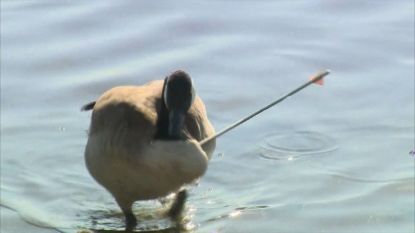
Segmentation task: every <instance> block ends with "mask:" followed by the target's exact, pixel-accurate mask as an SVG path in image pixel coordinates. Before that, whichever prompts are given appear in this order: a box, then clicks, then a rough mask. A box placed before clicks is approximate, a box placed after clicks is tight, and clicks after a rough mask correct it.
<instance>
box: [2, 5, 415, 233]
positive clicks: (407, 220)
mask: <svg viewBox="0 0 415 233" xmlns="http://www.w3.org/2000/svg"><path fill="white" fill-rule="evenodd" d="M413 15H414V2H413V1H410V0H401V1H328V0H318V1H301V0H300V1H210V2H209V3H208V2H197V3H195V2H192V3H190V2H180V3H177V2H168V1H163V2H162V3H160V2H157V3H156V2H153V1H60V2H56V1H47V0H44V1H2V2H1V205H2V206H3V207H2V208H3V209H4V208H6V207H7V208H11V209H12V210H14V211H16V213H18V214H19V215H15V217H14V218H15V220H14V221H15V222H16V224H19V221H18V220H17V219H16V218H21V219H23V220H24V221H26V222H27V223H29V224H31V225H33V226H37V227H40V229H42V228H43V229H44V231H45V232H46V231H52V232H56V231H61V232H79V231H81V230H82V229H95V230H106V231H103V232H114V231H120V230H122V228H123V219H122V214H121V213H120V210H119V209H118V207H117V205H116V204H115V203H114V201H113V199H112V197H111V196H110V195H109V194H108V193H107V192H106V191H105V190H104V189H103V188H102V187H100V186H99V185H98V184H96V183H95V182H94V180H93V179H92V178H91V177H90V176H89V174H88V172H87V170H86V169H85V166H84V161H83V150H84V146H85V143H86V140H87V134H86V130H87V129H88V124H89V117H90V113H85V112H80V111H79V108H80V106H82V105H83V104H85V103H87V102H89V101H91V100H94V99H96V98H97V97H99V95H100V94H101V93H102V92H103V91H105V90H107V89H109V88H111V87H113V86H117V85H126V84H128V85H140V84H143V83H145V82H147V81H150V80H153V79H162V78H164V77H165V76H166V75H168V74H169V73H170V72H171V71H174V70H176V69H184V70H186V71H188V72H189V73H190V74H191V76H192V77H193V79H194V82H195V85H196V88H197V91H198V93H199V95H200V96H201V97H202V98H203V99H204V101H205V104H206V106H207V109H208V114H209V117H210V119H211V121H212V123H213V124H214V125H215V127H216V128H217V129H221V128H223V127H225V126H226V125H228V124H229V123H232V122H234V121H235V120H238V119H239V118H241V117H242V116H244V115H246V114H248V113H250V112H252V111H254V110H256V109H257V108H258V107H260V106H263V105H265V104H267V103H268V102H270V101H271V100H273V99H275V98H277V97H279V96H281V95H283V94H285V93H287V92H288V91H290V90H291V89H293V88H295V87H297V86H298V85H300V84H302V83H303V82H304V81H306V80H307V78H308V76H310V75H312V74H313V73H315V72H316V71H318V70H320V69H323V68H330V69H331V70H332V71H333V73H332V74H331V75H330V76H329V77H328V78H327V80H326V85H325V86H324V87H323V88H321V87H319V86H312V87H309V88H307V89H305V90H304V91H302V92H300V93H299V94H297V95H295V96H293V97H292V98H290V99H289V100H287V101H286V102H284V103H282V104H281V105H279V106H278V107H276V108H273V109H271V110H269V111H267V112H266V113H263V114H262V115H260V116H258V117H257V118H255V119H254V120H252V121H250V122H249V123H246V124H245V125H243V126H241V127H240V128H239V129H237V130H234V131H232V132H230V133H229V134H227V135H225V136H223V137H222V138H220V139H219V141H218V146H217V150H216V154H215V156H214V157H213V159H212V161H211V163H210V167H209V170H208V172H207V174H206V175H205V176H204V178H203V179H202V180H201V181H200V183H199V185H198V186H197V187H194V188H192V189H191V193H190V198H189V201H188V212H187V220H186V226H185V227H186V228H187V229H190V230H188V231H189V232H350V233H352V232H353V233H357V232H361V233H368V232H376V233H379V232H385V233H386V232H387V233H392V232H398V233H400V232H402V233H404V232H405V233H406V232H408V233H409V232H414V222H413V221H414V218H415V216H414V205H415V201H414V181H415V174H414V166H415V163H414V158H413V157H411V156H410V155H409V151H410V150H412V149H414V148H415V145H414V140H415V136H414V131H415V123H414V117H415V113H414V112H415V110H414V97H415V96H414V92H415V90H414V89H415V88H414V72H415V70H414V61H415V60H414V49H415V48H414V18H413ZM165 208H166V207H163V205H161V204H160V203H158V202H156V201H150V202H144V203H137V208H136V213H137V215H138V216H139V218H140V219H141V224H140V226H139V229H138V230H143V231H144V230H163V229H167V230H165V232H169V231H171V232H174V231H176V230H175V229H174V223H172V222H170V221H169V220H168V219H166V218H164V217H163V216H162V212H163V210H164V209H165ZM4 211H5V209H4ZM4 211H2V221H11V220H10V219H11V218H13V217H10V218H9V217H6V214H3V212H4ZM8 212H9V210H7V213H8ZM7 216H10V215H7ZM11 216H13V215H11ZM18 216H19V217H18ZM46 228H48V230H47V229H46ZM10 229H11V228H10ZM10 229H9V230H8V232H13V231H12V230H10ZM2 232H3V229H2ZM27 232H33V231H31V230H29V228H28V230H27ZM5 233H6V232H5Z"/></svg>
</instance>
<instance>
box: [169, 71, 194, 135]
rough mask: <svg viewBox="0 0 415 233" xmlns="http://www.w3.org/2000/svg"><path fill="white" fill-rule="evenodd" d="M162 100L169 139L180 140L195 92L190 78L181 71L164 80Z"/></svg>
mask: <svg viewBox="0 0 415 233" xmlns="http://www.w3.org/2000/svg"><path fill="white" fill-rule="evenodd" d="M162 95H163V96H162V100H163V103H164V106H165V107H166V109H167V112H168V115H169V117H168V131H167V136H168V138H169V139H182V138H183V128H184V123H185V119H186V114H187V112H188V111H189V109H190V107H191V106H192V104H193V101H194V98H195V90H194V88H193V85H192V79H191V78H190V76H189V75H188V74H187V73H186V72H184V71H181V70H178V71H175V72H174V73H172V74H171V75H170V76H168V77H166V79H165V80H164V87H163V93H162Z"/></svg>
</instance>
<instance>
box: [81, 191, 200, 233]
mask: <svg viewBox="0 0 415 233" xmlns="http://www.w3.org/2000/svg"><path fill="white" fill-rule="evenodd" d="M136 204H137V203H136ZM140 204H143V203H140ZM161 204H162V206H161V207H160V205H156V206H152V207H146V206H141V207H137V206H136V205H135V206H136V208H135V211H134V212H135V215H136V218H137V220H138V225H137V226H136V227H135V228H134V230H133V231H126V230H125V221H124V215H123V213H122V212H121V211H113V212H108V211H94V212H92V213H89V214H88V215H89V219H88V221H87V222H88V223H89V224H88V225H86V226H82V228H88V229H89V230H81V231H79V233H87V232H94V233H98V232H107V233H108V232H153V233H154V232H163V233H170V232H175V233H176V232H192V230H194V229H195V225H194V224H193V222H192V216H193V212H194V211H195V210H194V209H186V210H184V213H182V216H181V217H180V218H179V219H177V220H173V219H171V218H169V217H167V216H166V213H167V212H166V211H168V210H169V207H170V205H171V197H167V198H166V199H163V200H161ZM80 228H81V227H80Z"/></svg>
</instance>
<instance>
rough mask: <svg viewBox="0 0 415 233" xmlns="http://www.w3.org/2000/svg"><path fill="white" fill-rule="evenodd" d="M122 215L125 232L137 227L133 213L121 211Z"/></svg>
mask: <svg viewBox="0 0 415 233" xmlns="http://www.w3.org/2000/svg"><path fill="white" fill-rule="evenodd" d="M123 212H124V215H125V224H126V225H125V230H126V231H131V230H132V229H134V227H135V226H137V219H136V218H135V216H134V214H133V212H132V211H131V210H130V211H127V212H125V211H123Z"/></svg>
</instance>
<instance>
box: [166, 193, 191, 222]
mask: <svg viewBox="0 0 415 233" xmlns="http://www.w3.org/2000/svg"><path fill="white" fill-rule="evenodd" d="M186 199H187V191H186V190H182V191H180V192H179V193H178V194H177V197H176V200H175V201H174V203H173V205H172V207H171V208H170V210H169V216H170V217H171V218H173V219H178V218H179V217H180V215H181V214H182V212H183V209H184V204H185V203H186Z"/></svg>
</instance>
